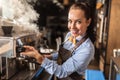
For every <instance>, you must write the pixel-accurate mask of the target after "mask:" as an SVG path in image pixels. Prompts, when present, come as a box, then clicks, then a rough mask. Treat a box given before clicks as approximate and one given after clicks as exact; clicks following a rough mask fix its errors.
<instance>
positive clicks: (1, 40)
mask: <svg viewBox="0 0 120 80" xmlns="http://www.w3.org/2000/svg"><path fill="white" fill-rule="evenodd" d="M23 45H31V46H34V47H36V34H35V33H24V34H19V35H12V36H9V37H5V36H1V37H0V80H7V79H10V78H11V77H12V76H14V75H15V74H16V73H17V72H19V71H20V70H21V69H26V68H27V69H30V70H34V69H35V67H36V65H35V64H30V62H29V61H28V60H25V57H24V56H21V55H20V52H22V51H24V50H25V49H24V48H23Z"/></svg>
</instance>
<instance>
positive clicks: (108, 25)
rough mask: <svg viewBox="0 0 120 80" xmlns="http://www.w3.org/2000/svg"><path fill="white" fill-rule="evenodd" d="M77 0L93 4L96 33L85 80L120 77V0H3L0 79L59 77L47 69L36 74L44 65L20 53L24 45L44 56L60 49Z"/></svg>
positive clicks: (0, 8)
mask: <svg viewBox="0 0 120 80" xmlns="http://www.w3.org/2000/svg"><path fill="white" fill-rule="evenodd" d="M75 2H88V3H89V4H90V5H91V7H92V11H93V17H94V26H95V29H94V31H95V33H96V41H95V43H94V47H95V55H94V59H92V61H91V62H90V63H89V65H88V68H87V70H86V72H85V77H84V80H120V37H119V35H117V34H120V27H119V26H120V21H119V18H120V10H119V9H120V0H0V80H57V79H56V78H54V77H53V76H51V75H50V74H48V73H47V72H46V71H44V72H41V74H40V75H39V76H38V75H37V76H36V74H37V73H39V72H40V70H42V69H41V66H40V64H38V63H36V61H35V59H32V58H29V57H27V56H23V55H21V54H20V52H22V51H24V48H23V46H24V45H30V46H34V47H35V48H36V49H37V50H38V51H39V52H40V53H41V54H42V55H44V54H46V55H47V54H48V55H49V54H52V52H54V51H57V50H59V45H60V44H61V43H62V42H64V37H65V35H66V33H67V32H68V28H67V15H68V10H69V7H70V6H71V5H72V4H73V3H75ZM35 77H37V78H36V79H33V78H35Z"/></svg>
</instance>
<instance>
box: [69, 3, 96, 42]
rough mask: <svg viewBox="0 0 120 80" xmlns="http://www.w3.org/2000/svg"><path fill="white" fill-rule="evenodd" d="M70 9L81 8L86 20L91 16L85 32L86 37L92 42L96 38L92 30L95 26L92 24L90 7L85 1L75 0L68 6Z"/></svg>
mask: <svg viewBox="0 0 120 80" xmlns="http://www.w3.org/2000/svg"><path fill="white" fill-rule="evenodd" d="M70 9H81V10H83V11H84V12H85V17H86V19H87V20H88V19H90V18H91V23H90V25H89V26H88V28H87V31H86V32H87V35H88V37H89V38H90V39H91V41H92V42H93V43H94V42H95V40H96V34H95V31H94V27H95V26H94V21H93V15H92V14H93V13H92V12H93V11H92V7H91V6H90V5H89V4H88V3H87V2H76V3H74V4H73V5H72V6H71V7H70ZM70 9H69V10H70Z"/></svg>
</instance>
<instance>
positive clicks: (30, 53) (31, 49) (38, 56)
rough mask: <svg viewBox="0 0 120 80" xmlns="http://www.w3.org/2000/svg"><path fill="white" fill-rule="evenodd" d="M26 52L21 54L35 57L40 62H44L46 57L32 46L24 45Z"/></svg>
mask: <svg viewBox="0 0 120 80" xmlns="http://www.w3.org/2000/svg"><path fill="white" fill-rule="evenodd" d="M24 48H25V52H22V53H20V54H22V55H25V56H29V57H33V58H35V59H36V60H37V62H38V63H40V64H41V63H42V61H43V60H44V57H43V56H42V55H41V54H40V53H39V52H38V51H37V50H36V49H35V48H34V47H32V46H24Z"/></svg>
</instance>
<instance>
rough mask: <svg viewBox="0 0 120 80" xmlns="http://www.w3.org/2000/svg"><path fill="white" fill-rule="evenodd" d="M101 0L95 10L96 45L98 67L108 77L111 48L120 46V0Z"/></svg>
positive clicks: (111, 54)
mask: <svg viewBox="0 0 120 80" xmlns="http://www.w3.org/2000/svg"><path fill="white" fill-rule="evenodd" d="M103 1H104V3H103V6H102V7H101V8H100V9H98V12H97V29H96V31H97V41H96V47H97V48H98V49H99V53H100V69H101V70H102V71H103V72H104V74H105V77H106V78H108V76H109V67H110V59H111V57H112V56H113V49H118V48H120V37H119V34H120V20H119V19H120V0H103ZM99 16H100V17H99Z"/></svg>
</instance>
